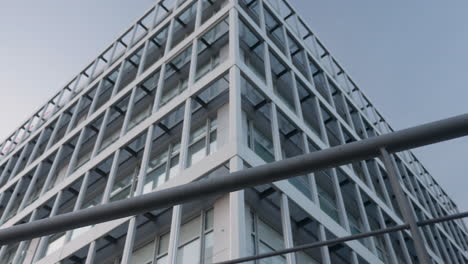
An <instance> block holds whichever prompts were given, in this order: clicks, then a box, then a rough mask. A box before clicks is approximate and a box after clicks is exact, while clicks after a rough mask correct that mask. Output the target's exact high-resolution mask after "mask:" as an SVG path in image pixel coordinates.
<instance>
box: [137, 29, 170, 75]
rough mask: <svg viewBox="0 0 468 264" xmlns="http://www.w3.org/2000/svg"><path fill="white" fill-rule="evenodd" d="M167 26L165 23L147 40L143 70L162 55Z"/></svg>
mask: <svg viewBox="0 0 468 264" xmlns="http://www.w3.org/2000/svg"><path fill="white" fill-rule="evenodd" d="M167 32H168V26H167V25H166V26H165V27H164V28H163V29H161V30H160V31H159V32H158V33H156V34H155V35H154V36H153V37H152V38H150V40H149V42H148V50H147V51H146V59H145V65H144V67H143V69H144V70H146V69H148V68H149V67H150V66H151V65H153V64H154V63H156V62H157V61H158V60H159V59H161V58H162V56H163V55H164V50H165V49H166V44H167Z"/></svg>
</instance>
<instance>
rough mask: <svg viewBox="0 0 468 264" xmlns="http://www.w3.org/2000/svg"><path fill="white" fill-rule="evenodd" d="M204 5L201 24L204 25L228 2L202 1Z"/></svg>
mask: <svg viewBox="0 0 468 264" xmlns="http://www.w3.org/2000/svg"><path fill="white" fill-rule="evenodd" d="M201 1H203V3H202V18H201V24H202V25H203V24H204V23H205V22H206V21H207V20H208V19H210V18H211V17H213V16H214V15H215V14H216V13H217V12H219V11H220V10H221V9H222V8H223V7H225V6H226V5H227V3H228V2H229V1H228V0H201Z"/></svg>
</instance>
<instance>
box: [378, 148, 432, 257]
mask: <svg viewBox="0 0 468 264" xmlns="http://www.w3.org/2000/svg"><path fill="white" fill-rule="evenodd" d="M380 155H381V157H382V161H383V163H384V165H385V169H386V170H387V174H388V179H389V181H390V185H391V187H392V190H393V193H394V194H395V197H396V199H397V203H398V206H399V207H400V210H401V214H402V215H403V220H404V221H405V222H406V223H408V224H409V226H410V231H411V236H412V237H413V241H414V247H415V249H416V255H417V256H418V259H419V262H420V263H431V259H430V257H429V254H428V253H427V249H426V246H425V244H424V240H423V236H422V233H421V231H420V230H419V229H418V226H417V224H416V216H415V215H414V213H413V211H412V210H411V208H410V204H409V200H408V198H407V197H406V196H405V194H404V193H403V189H402V188H401V185H400V182H399V180H398V177H397V174H396V170H395V167H394V166H393V163H392V159H391V158H390V154H389V153H388V151H387V150H386V149H385V148H381V149H380Z"/></svg>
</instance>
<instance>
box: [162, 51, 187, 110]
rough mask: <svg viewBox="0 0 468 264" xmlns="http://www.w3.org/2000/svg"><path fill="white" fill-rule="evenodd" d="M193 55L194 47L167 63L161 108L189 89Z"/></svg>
mask: <svg viewBox="0 0 468 264" xmlns="http://www.w3.org/2000/svg"><path fill="white" fill-rule="evenodd" d="M191 54H192V46H190V47H188V48H187V49H185V50H184V51H182V52H181V53H180V54H179V55H177V56H176V57H175V58H174V59H172V60H171V61H170V62H169V63H167V65H166V72H165V79H164V86H163V91H162V94H161V101H160V107H161V106H164V105H165V104H167V103H168V102H169V101H170V100H171V99H172V98H174V97H176V96H177V95H179V94H180V93H182V92H183V91H184V90H185V89H187V87H188V79H189V70H190V59H191Z"/></svg>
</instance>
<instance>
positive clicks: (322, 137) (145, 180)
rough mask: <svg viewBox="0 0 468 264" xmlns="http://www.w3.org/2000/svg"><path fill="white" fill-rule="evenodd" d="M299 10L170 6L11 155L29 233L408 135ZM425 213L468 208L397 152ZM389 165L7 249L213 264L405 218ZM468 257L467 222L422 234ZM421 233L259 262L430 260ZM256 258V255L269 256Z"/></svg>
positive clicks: (4, 175)
mask: <svg viewBox="0 0 468 264" xmlns="http://www.w3.org/2000/svg"><path fill="white" fill-rule="evenodd" d="M391 131H392V128H391V127H390V125H388V124H387V122H386V121H385V119H384V118H383V117H382V115H381V114H380V113H379V112H378V111H377V110H376V109H375V108H374V106H373V105H372V103H371V102H370V101H369V99H368V98H367V97H366V96H365V95H364V94H363V92H362V91H361V90H360V89H359V88H358V87H357V86H356V84H355V83H354V82H353V81H352V79H351V78H350V77H349V75H348V74H347V73H346V72H345V70H344V69H343V67H342V66H341V65H339V64H338V62H337V60H336V59H335V58H334V57H333V56H332V55H331V54H330V52H329V51H328V50H327V49H326V48H325V47H324V46H323V44H322V43H321V42H320V41H319V39H318V38H317V36H316V35H315V34H314V33H313V32H312V31H311V30H310V28H309V27H308V26H307V25H306V24H305V23H304V20H303V19H302V18H301V17H300V15H299V14H298V13H297V11H296V10H295V9H294V8H293V7H292V6H291V3H288V2H286V1H285V0H178V1H175V0H174V1H170V0H160V1H157V3H156V4H155V6H153V7H152V8H151V9H150V10H148V11H147V12H146V13H145V14H144V16H142V17H141V18H140V19H138V20H137V21H136V23H135V24H133V25H131V26H130V27H129V28H128V29H127V30H126V31H125V32H124V34H122V35H121V36H120V37H119V38H117V40H116V41H115V42H114V43H112V44H111V45H110V46H108V47H107V48H106V49H105V50H104V51H103V52H102V53H101V54H100V55H99V56H98V57H97V58H96V59H95V60H94V61H93V62H91V63H90V64H89V65H88V66H87V67H85V68H84V70H83V71H81V72H80V73H79V74H78V75H77V76H76V77H75V78H73V79H72V81H71V82H70V83H68V84H67V85H66V86H65V87H64V88H63V89H61V90H60V91H59V92H58V93H56V94H55V95H54V96H53V97H52V98H51V99H50V100H49V101H47V103H46V104H45V105H43V106H42V107H41V108H39V110H38V111H37V112H36V113H35V114H34V115H33V116H32V117H31V118H29V119H28V120H26V122H24V123H22V124H21V126H20V127H19V128H18V129H17V130H16V131H15V132H14V133H13V134H11V136H10V137H9V138H8V139H7V140H6V141H5V142H2V143H1V145H0V147H1V148H0V225H1V228H7V227H11V226H14V225H17V224H21V223H27V222H31V221H34V220H38V219H44V218H47V217H53V216H56V215H60V214H64V213H68V212H72V211H77V210H80V209H83V208H89V207H92V206H96V205H99V204H105V203H111V202H113V201H117V200H121V199H126V198H128V197H132V196H138V195H142V194H147V193H150V192H155V191H158V190H161V189H166V188H169V187H173V186H177V185H181V184H185V183H188V182H192V181H196V180H199V179H201V178H206V177H216V176H217V175H221V174H223V175H224V174H226V173H228V172H230V171H231V172H232V171H237V170H242V169H243V168H248V167H254V166H258V165H261V164H264V163H268V162H272V161H275V160H281V159H285V158H289V157H293V156H296V155H300V154H304V153H308V152H313V151H317V150H320V149H325V148H328V147H330V146H337V145H340V144H345V143H349V142H353V141H357V140H361V139H366V138H370V137H374V136H376V135H381V134H385V133H388V132H391ZM392 159H393V161H392V162H393V163H394V165H395V166H396V168H397V174H398V177H399V178H400V182H401V185H402V188H403V190H404V192H405V193H406V195H407V196H408V198H409V201H410V203H411V205H412V209H413V212H414V214H415V215H416V216H417V218H418V220H425V219H431V218H434V217H440V216H445V215H450V214H454V213H457V212H458V209H457V207H456V205H455V204H454V202H453V201H452V200H451V199H450V198H449V197H448V195H447V194H446V193H445V192H444V191H443V190H442V189H441V187H440V186H439V185H438V184H437V182H436V181H435V180H434V178H433V177H432V176H431V174H430V173H429V172H428V171H427V170H426V169H425V168H424V166H423V165H422V164H421V163H420V162H419V161H418V159H417V158H416V157H415V156H414V155H413V154H412V153H411V152H410V151H404V152H400V153H397V154H392ZM388 181H389V177H388V175H387V171H386V170H385V166H384V164H383V162H382V161H381V160H380V159H370V160H364V161H359V162H355V163H353V164H348V165H344V166H341V167H338V168H333V169H327V170H324V171H320V172H316V173H313V174H307V175H303V176H300V177H296V178H292V179H289V180H283V181H278V182H274V183H271V184H268V185H264V186H258V187H254V188H249V189H245V190H243V191H238V192H234V193H230V194H226V195H221V196H213V197H210V198H206V199H202V200H194V201H193V202H190V203H187V204H183V205H178V206H174V207H169V208H165V209H164V210H155V211H150V212H147V213H145V214H142V215H138V216H135V217H126V218H123V219H119V220H114V221H110V222H105V223H100V224H96V225H93V226H88V227H83V228H78V229H75V230H70V231H67V232H64V233H58V234H54V235H51V236H46V237H42V238H35V239H32V240H30V241H23V242H20V243H16V244H10V245H5V246H2V247H1V250H0V263H2V264H3V263H5V264H10V263H14V264H20V263H28V264H29V263H38V264H39V263H40V264H44V263H62V264H69V263H99V264H115V263H138V264H140V263H141V264H149V263H158V264H159V263H164V264H168V263H177V264H189V263H213V262H219V261H223V260H228V259H234V258H238V257H241V256H250V255H255V254H260V253H265V252H271V251H275V250H279V249H284V248H290V247H293V246H297V245H301V244H304V243H311V242H314V241H323V240H329V239H333V238H337V237H343V236H346V235H351V234H358V233H362V232H367V231H370V230H375V229H379V228H385V227H390V226H394V225H398V224H403V223H404V221H403V218H402V216H401V212H400V210H399V208H398V205H397V201H396V198H395V195H394V193H393V192H392V189H391V188H390V184H389V182H388ZM420 230H421V233H422V235H423V239H424V245H425V247H426V250H427V252H428V253H429V256H430V258H432V260H433V262H434V263H467V262H468V252H467V249H468V236H467V234H468V233H467V232H468V230H467V228H466V227H465V224H464V222H463V221H461V220H455V221H450V222H444V223H440V224H437V225H429V226H425V227H423V228H421V229H420ZM417 262H418V260H417V257H416V251H415V246H414V241H413V239H412V236H411V233H410V232H409V231H400V232H393V233H389V234H385V235H380V236H377V237H371V238H364V239H360V240H354V241H349V242H346V243H342V244H337V245H333V246H325V247H321V248H316V249H308V250H304V251H300V252H297V253H293V254H287V255H284V256H275V257H272V258H266V259H263V260H260V261H258V262H256V263H265V264H266V263H275V264H283V263H285V264H286V263H288V264H303V263H353V264H357V263H417ZM251 263H253V262H251Z"/></svg>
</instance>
